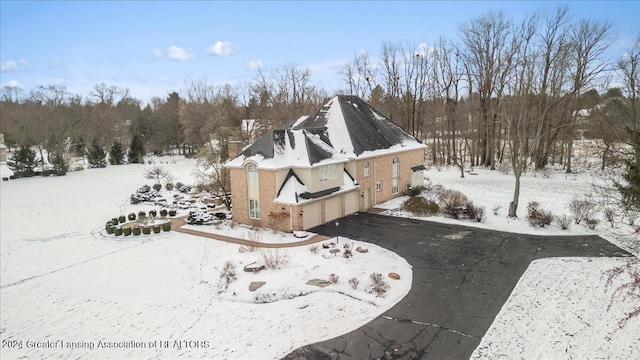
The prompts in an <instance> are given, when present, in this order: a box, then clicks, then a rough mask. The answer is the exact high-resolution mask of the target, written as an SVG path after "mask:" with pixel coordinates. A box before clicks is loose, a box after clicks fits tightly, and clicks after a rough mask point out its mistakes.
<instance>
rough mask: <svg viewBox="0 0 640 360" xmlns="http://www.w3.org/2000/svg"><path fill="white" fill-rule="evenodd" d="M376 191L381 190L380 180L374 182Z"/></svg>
mask: <svg viewBox="0 0 640 360" xmlns="http://www.w3.org/2000/svg"><path fill="white" fill-rule="evenodd" d="M376 191H382V180H378V182H376Z"/></svg>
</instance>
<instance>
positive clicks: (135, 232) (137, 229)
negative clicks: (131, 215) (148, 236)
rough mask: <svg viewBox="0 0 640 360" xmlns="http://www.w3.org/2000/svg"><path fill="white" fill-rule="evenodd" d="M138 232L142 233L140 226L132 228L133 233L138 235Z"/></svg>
mask: <svg viewBox="0 0 640 360" xmlns="http://www.w3.org/2000/svg"><path fill="white" fill-rule="evenodd" d="M140 234H142V230H140V228H139V227H134V228H133V235H136V236H138V235H140Z"/></svg>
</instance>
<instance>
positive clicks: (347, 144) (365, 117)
mask: <svg viewBox="0 0 640 360" xmlns="http://www.w3.org/2000/svg"><path fill="white" fill-rule="evenodd" d="M424 147H425V145H424V144H422V143H420V142H419V141H418V140H416V139H415V138H414V137H413V136H411V135H410V134H409V133H407V132H406V131H404V130H402V128H400V127H399V126H397V125H396V124H394V123H393V122H392V121H391V120H389V119H387V118H386V117H385V116H384V115H382V114H381V113H379V112H378V111H376V110H375V109H373V108H372V107H371V106H369V104H367V103H366V102H364V101H363V100H362V99H360V98H359V97H357V96H347V95H338V96H336V97H334V98H333V99H331V100H329V102H327V103H326V104H325V105H324V106H322V108H320V109H319V110H318V111H316V112H315V113H314V114H312V115H310V116H305V117H301V118H299V119H297V120H295V121H293V122H291V123H289V124H287V125H286V126H285V127H284V128H283V129H279V130H273V131H270V132H268V133H266V134H265V135H264V136H262V137H261V138H260V139H258V140H257V141H256V142H254V143H253V144H252V145H251V146H249V147H247V148H245V149H244V151H243V152H242V153H241V154H240V155H238V157H236V158H235V159H232V160H230V161H229V162H227V164H226V166H227V167H241V166H243V164H244V163H245V162H246V161H254V162H256V163H257V164H258V167H260V168H282V167H310V166H314V165H323V164H327V163H336V162H346V161H348V160H349V159H356V158H364V157H369V156H377V155H380V154H382V153H390V152H399V151H404V150H409V149H413V148H415V149H418V148H424Z"/></svg>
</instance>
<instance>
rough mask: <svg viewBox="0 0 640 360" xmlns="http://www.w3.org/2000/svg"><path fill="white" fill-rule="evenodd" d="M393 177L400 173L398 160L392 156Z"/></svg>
mask: <svg viewBox="0 0 640 360" xmlns="http://www.w3.org/2000/svg"><path fill="white" fill-rule="evenodd" d="M392 173H393V177H394V178H395V177H398V174H399V173H400V160H398V158H397V157H396V158H393V168H392Z"/></svg>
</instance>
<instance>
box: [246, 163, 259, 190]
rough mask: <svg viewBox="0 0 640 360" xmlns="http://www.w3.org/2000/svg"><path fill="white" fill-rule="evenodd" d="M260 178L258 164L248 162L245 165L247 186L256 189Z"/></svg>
mask: <svg viewBox="0 0 640 360" xmlns="http://www.w3.org/2000/svg"><path fill="white" fill-rule="evenodd" d="M259 184H260V178H259V175H258V166H256V165H255V164H249V165H248V166H247V187H248V188H249V189H258V188H259V187H260V185H259Z"/></svg>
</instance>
